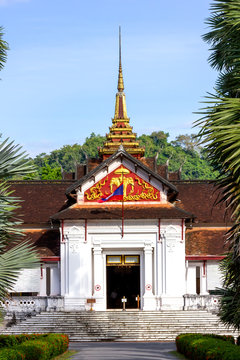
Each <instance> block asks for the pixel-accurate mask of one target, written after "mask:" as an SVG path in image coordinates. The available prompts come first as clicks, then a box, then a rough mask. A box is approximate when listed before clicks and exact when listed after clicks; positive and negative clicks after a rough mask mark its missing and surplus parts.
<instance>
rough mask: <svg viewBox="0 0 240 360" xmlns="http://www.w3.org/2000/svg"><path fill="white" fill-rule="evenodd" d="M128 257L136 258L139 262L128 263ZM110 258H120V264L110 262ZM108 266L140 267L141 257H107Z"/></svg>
mask: <svg viewBox="0 0 240 360" xmlns="http://www.w3.org/2000/svg"><path fill="white" fill-rule="evenodd" d="M126 257H132V258H133V257H135V258H137V259H138V261H137V262H127V261H126ZM109 258H120V261H118V262H112V261H109ZM106 266H140V255H107V256H106Z"/></svg>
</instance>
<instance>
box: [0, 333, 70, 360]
mask: <svg viewBox="0 0 240 360" xmlns="http://www.w3.org/2000/svg"><path fill="white" fill-rule="evenodd" d="M3 344H5V347H4V348H3ZM68 344H69V340H68V336H67V335H63V334H44V335H40V334H32V335H28V334H23V335H17V336H14V335H1V336H0V346H1V347H2V349H0V360H49V359H52V358H53V357H55V356H57V355H60V354H62V353H63V352H65V351H66V350H67V349H68Z"/></svg>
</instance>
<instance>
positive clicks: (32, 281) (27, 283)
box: [12, 268, 40, 293]
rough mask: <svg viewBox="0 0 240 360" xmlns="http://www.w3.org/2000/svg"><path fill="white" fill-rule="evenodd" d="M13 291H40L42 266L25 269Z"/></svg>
mask: <svg viewBox="0 0 240 360" xmlns="http://www.w3.org/2000/svg"><path fill="white" fill-rule="evenodd" d="M12 291H13V292H37V293H39V292H40V268H35V269H23V270H22V271H21V273H20V275H19V277H18V280H17V282H16V284H15V285H14V289H13V290H12Z"/></svg>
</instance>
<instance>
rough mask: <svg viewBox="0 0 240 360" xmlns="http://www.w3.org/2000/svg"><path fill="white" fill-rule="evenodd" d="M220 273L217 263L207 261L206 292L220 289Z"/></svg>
mask: <svg viewBox="0 0 240 360" xmlns="http://www.w3.org/2000/svg"><path fill="white" fill-rule="evenodd" d="M221 286H222V282H221V273H220V270H219V265H218V262H217V261H207V290H208V291H209V290H214V289H215V288H216V287H221Z"/></svg>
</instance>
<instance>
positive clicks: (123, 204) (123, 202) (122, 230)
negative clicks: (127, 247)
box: [122, 172, 124, 238]
mask: <svg viewBox="0 0 240 360" xmlns="http://www.w3.org/2000/svg"><path fill="white" fill-rule="evenodd" d="M122 184H123V172H122ZM123 197H124V184H123ZM123 197H122V238H123V236H124V199H123Z"/></svg>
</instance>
